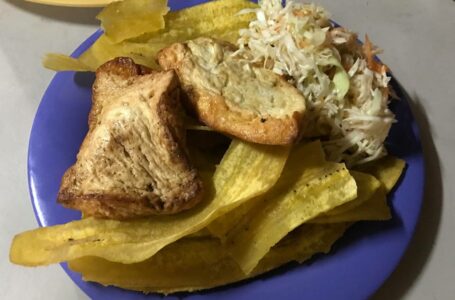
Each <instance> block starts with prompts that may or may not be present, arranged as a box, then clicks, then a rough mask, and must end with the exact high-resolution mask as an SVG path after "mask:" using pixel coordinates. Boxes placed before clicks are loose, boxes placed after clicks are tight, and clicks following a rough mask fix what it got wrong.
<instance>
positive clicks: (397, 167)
mask: <svg viewBox="0 0 455 300" xmlns="http://www.w3.org/2000/svg"><path fill="white" fill-rule="evenodd" d="M405 166H406V162H405V161H404V160H402V159H400V158H397V157H395V156H392V155H388V156H385V157H383V158H381V159H379V160H376V161H372V162H369V163H366V164H363V165H359V166H356V167H355V168H354V169H355V170H358V171H360V172H364V173H368V174H371V175H373V176H374V177H376V178H377V179H378V180H379V181H380V182H382V184H383V185H384V187H385V189H386V191H387V193H389V192H390V191H391V190H392V189H393V187H394V186H395V184H396V183H397V182H398V179H400V177H401V174H402V173H403V171H404V168H405Z"/></svg>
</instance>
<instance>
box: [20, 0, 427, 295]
mask: <svg viewBox="0 0 455 300" xmlns="http://www.w3.org/2000/svg"><path fill="white" fill-rule="evenodd" d="M201 2H204V1H178V0H175V1H169V5H170V6H171V8H172V9H180V8H183V7H184V6H191V5H195V4H198V3H201ZM99 35H100V31H98V32H96V33H95V34H93V35H92V36H91V37H89V38H88V39H87V40H86V41H84V42H83V43H82V45H81V46H80V47H79V48H78V49H77V50H76V51H75V52H74V54H73V56H76V57H77V56H78V55H80V54H81V53H82V52H83V51H84V50H86V49H87V48H88V47H89V46H90V45H91V44H92V43H93V42H94V41H95V40H96V39H97V37H98V36H99ZM93 79H94V78H93V75H92V74H89V73H74V72H60V73H58V74H57V75H56V76H55V77H54V78H53V80H52V82H51V83H50V85H49V87H48V88H47V91H46V93H45V94H44V97H43V99H42V101H41V104H40V106H39V108H38V111H37V113H36V116H35V120H34V123H33V128H32V132H31V136H30V144H29V153H28V176H29V186H30V194H31V198H32V202H33V206H34V209H35V213H36V217H37V219H38V222H39V224H40V225H41V226H50V225H55V224H62V223H66V222H69V221H72V220H76V219H79V218H80V214H79V213H77V212H75V211H72V210H68V209H65V208H63V207H61V206H60V205H58V204H57V203H56V196H57V191H58V188H59V185H60V180H61V177H62V175H63V173H64V172H65V170H66V169H67V168H68V167H69V166H70V165H72V164H73V163H74V161H75V158H76V154H77V152H78V149H79V146H80V144H81V142H82V140H83V138H84V136H85V134H86V132H87V116H88V112H89V110H90V104H91V100H90V99H91V84H92V82H93ZM393 84H394V87H395V89H396V91H397V93H398V95H399V96H400V97H401V99H402V100H401V101H395V102H394V103H393V107H392V109H393V110H394V111H395V113H396V115H397V118H398V123H396V124H394V126H393V128H392V131H391V133H390V136H389V138H388V141H387V147H388V149H389V151H390V152H391V153H392V154H394V155H397V156H399V157H401V158H403V159H405V160H406V162H407V169H406V172H405V175H404V177H403V178H402V180H401V181H400V183H399V185H398V187H397V188H396V190H395V191H394V192H393V193H392V194H391V195H390V197H389V201H390V203H391V205H392V208H393V212H394V214H393V219H392V220H390V221H388V222H360V223H357V224H356V225H354V226H353V227H352V228H351V229H350V230H348V232H347V233H346V235H345V236H344V237H343V238H342V239H341V240H340V241H338V242H337V243H336V244H335V247H334V249H333V251H332V252H331V253H330V254H328V255H318V256H317V257H315V258H313V259H312V260H311V261H310V262H309V263H306V264H304V265H297V264H289V265H287V266H284V267H282V268H280V269H278V270H276V271H273V272H270V273H268V274H265V275H263V276H260V277H258V278H256V279H252V280H248V281H244V282H241V283H237V284H234V285H229V286H226V287H222V288H217V289H213V290H210V291H206V292H200V293H193V294H185V293H181V294H178V295H177V296H170V297H169V298H170V299H181V298H187V299H206V300H207V299H339V300H340V299H349V300H353V299H366V298H368V297H369V296H370V295H372V294H373V293H374V292H375V291H376V290H377V289H378V288H379V287H380V285H381V284H382V283H383V282H384V281H385V280H386V279H387V277H388V276H389V275H390V273H391V272H392V271H393V270H394V268H395V267H396V266H397V264H398V262H399V260H400V258H401V256H402V255H403V253H404V251H405V249H406V247H407V245H408V243H409V241H410V239H411V237H412V235H413V232H414V228H415V225H416V222H417V219H418V216H419V211H420V207H421V204H422V199H423V183H424V163H423V155H422V149H421V144H420V140H419V132H418V128H417V125H416V123H415V121H414V118H413V116H412V113H411V111H410V109H409V106H408V100H407V99H406V94H405V93H404V92H403V91H402V90H401V89H400V87H399V86H398V85H397V84H396V82H393ZM62 266H63V268H64V269H65V271H66V272H67V273H68V275H69V276H70V277H71V278H72V280H73V281H74V282H75V283H76V284H77V285H78V286H79V287H80V288H81V289H82V290H83V291H84V292H85V293H86V294H87V295H88V296H89V297H90V298H92V299H136V300H138V299H161V298H162V296H160V295H154V294H152V295H148V296H145V295H143V294H141V293H137V292H130V291H125V290H121V289H118V288H114V287H103V286H101V285H98V284H94V283H87V282H84V281H82V279H81V277H80V276H79V275H78V274H77V273H73V272H71V271H70V270H68V268H67V267H66V265H65V264H63V265H62Z"/></svg>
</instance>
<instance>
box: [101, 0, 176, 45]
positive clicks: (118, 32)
mask: <svg viewBox="0 0 455 300" xmlns="http://www.w3.org/2000/svg"><path fill="white" fill-rule="evenodd" d="M168 11H169V8H168V7H167V0H153V1H150V0H123V1H119V2H113V3H110V4H109V5H107V6H106V7H105V8H104V9H103V10H102V11H101V12H100V13H99V14H98V16H96V18H97V19H98V20H100V21H101V28H103V30H104V33H105V35H106V37H107V38H109V40H110V41H112V42H113V43H119V42H122V41H124V40H127V39H131V38H134V37H137V36H140V35H142V34H144V33H148V32H156V31H158V30H160V29H163V28H164V18H163V16H164V15H165V14H167V12H168Z"/></svg>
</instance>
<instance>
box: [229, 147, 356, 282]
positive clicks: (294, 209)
mask: <svg viewBox="0 0 455 300" xmlns="http://www.w3.org/2000/svg"><path fill="white" fill-rule="evenodd" d="M322 151H323V150H322V148H321V144H320V142H313V143H309V144H306V145H303V146H298V147H296V148H295V149H294V151H292V152H291V155H290V157H289V160H288V162H287V163H286V167H285V169H284V171H283V175H282V176H281V178H280V180H279V181H278V182H277V184H276V186H275V187H274V188H273V189H272V190H270V191H269V192H268V193H267V194H264V195H263V197H262V199H261V201H259V203H258V204H257V205H256V206H255V207H254V208H252V209H250V210H249V211H248V213H247V214H246V215H245V216H244V217H243V218H242V220H241V221H240V222H238V224H237V225H236V226H235V227H234V228H233V229H232V230H230V231H229V233H228V234H227V236H226V241H225V245H226V248H227V250H228V251H229V253H230V254H231V255H232V257H233V258H234V260H235V261H237V263H238V264H239V266H240V268H241V269H242V270H243V272H245V273H246V274H249V273H250V272H251V271H252V270H253V269H254V268H255V267H256V265H257V264H258V262H259V261H260V260H261V259H262V258H263V257H264V256H265V255H266V254H267V252H269V250H270V248H271V247H272V246H273V245H275V244H276V243H277V242H278V241H280V240H281V239H282V238H283V237H285V236H286V235H287V234H288V232H290V231H292V230H293V229H294V228H296V227H298V226H300V225H301V224H303V223H304V222H307V221H308V220H310V219H312V218H314V217H316V216H317V215H319V214H321V213H324V212H327V211H329V210H331V209H332V208H334V207H337V206H339V205H342V204H344V203H346V202H349V201H351V200H353V199H355V198H356V197H357V187H356V183H355V180H354V178H353V177H352V176H350V174H349V171H348V170H347V169H346V167H345V166H344V164H336V163H331V162H322V163H321V162H320V161H319V160H318V159H317V158H318V157H321V156H322V154H321V153H323V152H322Z"/></svg>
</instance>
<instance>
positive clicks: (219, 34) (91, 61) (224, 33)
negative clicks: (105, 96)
mask: <svg viewBox="0 0 455 300" xmlns="http://www.w3.org/2000/svg"><path fill="white" fill-rule="evenodd" d="M254 7H257V4H255V3H253V2H250V1H248V0H218V1H211V2H207V3H204V4H201V5H197V6H193V7H190V8H186V9H182V10H179V11H175V12H170V13H168V14H167V15H165V16H164V20H165V28H164V29H163V30H160V31H159V32H152V33H150V32H149V33H146V34H144V35H142V36H140V37H139V38H135V39H130V40H125V41H122V42H119V43H114V42H112V40H110V39H109V38H108V37H107V36H106V35H105V34H103V35H102V36H101V37H100V38H99V39H98V40H97V41H96V42H95V43H94V44H93V45H92V46H91V47H90V48H89V49H88V50H87V51H85V52H84V53H83V54H82V55H81V56H80V58H79V60H80V61H81V62H82V63H83V64H84V65H86V66H88V67H89V68H90V70H91V71H95V70H96V69H97V68H98V67H99V66H100V65H102V64H103V63H105V62H106V61H108V60H111V59H113V58H115V57H119V56H126V57H131V58H132V59H133V60H134V61H135V62H136V63H138V64H142V65H145V66H148V67H151V68H157V64H156V62H155V56H156V53H157V52H158V51H159V50H161V49H162V48H164V47H166V46H169V45H170V44H172V43H176V42H183V41H186V40H190V39H194V38H197V37H201V36H210V37H214V38H218V39H222V40H226V41H230V42H235V41H236V40H237V38H238V32H239V30H240V29H242V28H247V27H248V24H249V22H250V21H251V20H252V19H253V18H254V14H243V15H238V12H239V11H240V10H242V9H245V8H254ZM44 66H45V67H46V68H49V69H52V70H56V71H65V70H73V69H70V68H67V67H71V65H65V64H62V65H58V64H57V65H56V64H44ZM75 71H76V70H75Z"/></svg>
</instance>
